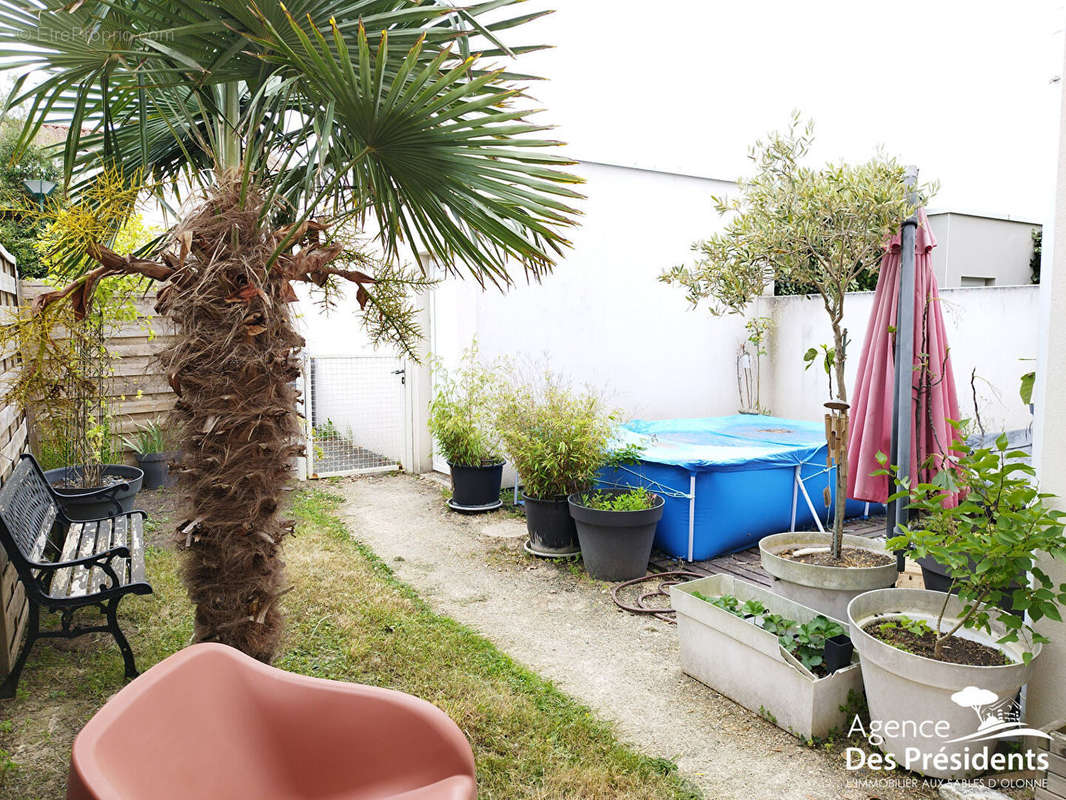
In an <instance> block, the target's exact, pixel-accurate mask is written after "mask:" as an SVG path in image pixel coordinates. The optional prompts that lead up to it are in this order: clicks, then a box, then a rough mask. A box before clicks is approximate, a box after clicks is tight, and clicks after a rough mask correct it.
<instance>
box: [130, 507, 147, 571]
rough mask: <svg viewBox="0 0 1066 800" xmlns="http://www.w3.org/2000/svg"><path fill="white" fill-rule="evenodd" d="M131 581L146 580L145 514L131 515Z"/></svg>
mask: <svg viewBox="0 0 1066 800" xmlns="http://www.w3.org/2000/svg"><path fill="white" fill-rule="evenodd" d="M129 525H130V528H129V532H130V544H129V548H130V583H135V582H136V581H143V580H144V515H143V514H132V515H131V516H130V517H129Z"/></svg>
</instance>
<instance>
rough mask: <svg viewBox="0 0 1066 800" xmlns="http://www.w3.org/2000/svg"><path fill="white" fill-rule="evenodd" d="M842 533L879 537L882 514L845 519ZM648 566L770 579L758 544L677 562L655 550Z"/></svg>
mask: <svg viewBox="0 0 1066 800" xmlns="http://www.w3.org/2000/svg"><path fill="white" fill-rule="evenodd" d="M844 532H845V533H849V534H852V535H855V536H863V537H865V538H868V539H883V538H884V535H885V518H884V517H883V516H871V517H870V518H868V519H852V520H849V521H848V523H847V525H846V526H845V528H844ZM650 566H651V567H652V568H654V569H655V570H658V571H661V572H667V571H670V570H677V569H682V570H688V571H689V572H697V573H699V574H701V575H717V574H722V573H725V574H728V575H733V576H734V577H737V578H740V579H742V580H745V581H748V582H749V583H756V584H759V585H761V586H769V585H771V583H772V580H773V579H772V578H771V577H770V576H769V575H768V574H767V573H766V571H765V570H764V569H763V568H762V556H761V555H760V554H759V546H758V544H756V545H755V546H753V547H749V548H748V549H746V550H739V551H737V552H735V553H727V554H725V555H721V556H715V557H714V558H711V559H708V560H706V561H692V562H685V561H679V560H678V559H676V558H673V557H672V556H668V555H666V554H665V553H662V552H659V551H656V552H654V553H653V554H652V559H651V562H650Z"/></svg>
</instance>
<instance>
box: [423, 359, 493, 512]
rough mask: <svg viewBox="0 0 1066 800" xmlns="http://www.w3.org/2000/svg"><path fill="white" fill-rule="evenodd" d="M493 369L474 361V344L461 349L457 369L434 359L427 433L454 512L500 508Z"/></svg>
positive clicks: (491, 366) (489, 365) (490, 366)
mask: <svg viewBox="0 0 1066 800" xmlns="http://www.w3.org/2000/svg"><path fill="white" fill-rule="evenodd" d="M497 369H498V365H493V364H485V363H483V362H482V361H481V360H480V359H479V357H478V346H477V340H475V341H474V342H473V343H472V344H471V345H470V347H469V348H467V349H466V350H464V351H463V355H462V358H461V360H460V362H459V365H458V366H457V367H456V368H455V369H454V370H448V369H446V368H445V367H444V365H443V364H442V363H441V361H440V359H436V360H435V362H434V369H433V381H434V394H433V399H432V400H431V401H430V404H429V430H430V433H432V434H433V438H434V439H436V441H437V446H438V447H439V448H440V451H441V453H442V454H443V455H444V457H445V459H447V461H448V467H449V468H450V471H451V476H452V498H451V500H449V501H448V505H449V506H451V507H452V508H453V509H455V510H457V511H465V512H472V511H490V510H492V509H494V508H499V507H500V483H501V482H502V479H503V464H504V462H503V459H502V458H501V457H500V442H499V437H498V435H497V434H496V430H495V428H494V426H493V416H492V415H493V405H494V403H493V398H494V396H495V393H496V386H497V380H496V377H495V375H496V371H497Z"/></svg>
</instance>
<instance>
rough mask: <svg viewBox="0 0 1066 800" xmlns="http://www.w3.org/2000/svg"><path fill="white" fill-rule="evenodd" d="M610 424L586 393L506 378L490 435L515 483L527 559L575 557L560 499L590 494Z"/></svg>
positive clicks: (550, 380) (548, 379) (549, 376)
mask: <svg viewBox="0 0 1066 800" xmlns="http://www.w3.org/2000/svg"><path fill="white" fill-rule="evenodd" d="M614 421H615V416H614V414H613V413H612V412H611V411H610V410H609V409H608V408H607V407H606V404H605V403H604V401H603V398H602V397H601V396H600V394H599V393H597V392H595V391H593V390H591V389H584V390H577V389H575V388H573V387H572V386H571V385H570V384H569V383H568V382H567V381H565V380H563V379H561V378H560V377H559V376H557V375H555V374H553V373H552V372H551V371H549V370H545V371H543V372H541V373H540V374H538V375H536V376H534V377H532V378H523V377H522V376H520V375H517V374H515V373H514V372H512V376H511V379H510V380H509V381H508V382H507V384H506V385H505V386H504V387H503V389H502V390H501V393H500V399H499V404H498V407H497V409H496V427H497V429H498V430H499V433H500V438H501V440H502V442H503V446H504V450H505V451H506V452H507V455H508V456H509V457H510V459H511V463H512V464H513V465H514V467H515V469H516V470H517V471H518V474H519V476H520V478H521V481H522V486H523V489H524V493H523V495H522V498H523V501H524V504H525V511H526V528H527V530H528V531H529V543H528V545H527V547H528V549H529V550H530V551H531V552H533V553H535V554H538V555H545V556H565V555H576V554H577V553H578V552H580V548H579V546H578V540H577V529H576V527H575V525H574V520H573V518H572V517H571V516H570V506H569V503H568V502H567V497H568V496H569V495H571V494H574V493H575V492H584V491H586V490H588V489H589V488H591V486H592V483H593V480H594V478H595V475H596V472H597V471H598V470H599V469H600V468H601V467H603V465H604V464H605V463H606V461H607V459H608V454H609V450H610V443H611V439H612V431H613V427H614Z"/></svg>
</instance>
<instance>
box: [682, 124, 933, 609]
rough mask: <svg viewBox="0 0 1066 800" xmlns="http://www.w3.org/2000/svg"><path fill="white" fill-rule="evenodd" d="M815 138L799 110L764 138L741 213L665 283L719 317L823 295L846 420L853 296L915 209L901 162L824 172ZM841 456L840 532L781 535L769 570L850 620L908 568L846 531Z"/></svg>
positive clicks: (798, 594) (723, 202)
mask: <svg viewBox="0 0 1066 800" xmlns="http://www.w3.org/2000/svg"><path fill="white" fill-rule="evenodd" d="M812 141H813V126H812V125H811V124H810V123H807V124H806V125H805V126H802V127H801V124H800V119H799V117H798V116H795V117H794V118H793V121H792V125H791V127H790V128H789V130H787V131H786V132H784V133H779V132H775V133H772V134H770V136H769V137H768V138H767V139H766V141H758V142H756V143H755V146H754V147H753V148H752V150H751V154H750V158H751V160H752V161H753V162H754V164H755V174H754V176H753V177H752V178H750V179H747V180H741V181H740V182H739V183H738V187H739V191H738V192H737V193H736V194H734V195H732V196H730V197H729V198H720V199H717V201H716V203H717V209H718V211H719V212H720V213H722V214H730V215H732V216H731V218H730V220H729V222H728V223H727V224H726V226H725V227H724V229H723V230H722V231H721V232H720V233H717V234H715V235H714V236H712V237H710V238H709V239H706V240H705V241H702V242H700V243H699V244H698V245H697V246H696V249H697V251H698V253H699V254H700V255H699V259H698V261H697V263H696V265H695V266H694V267H692V268H685V267H677V268H674V269H672V270H669V271H668V272H666V273H664V274H663V276H662V280H664V281H665V282H667V283H673V284H678V285H680V286H682V287H683V288H685V289H686V290H687V292H688V298H689V300H690V301H691V302H692V303H693V304H696V303H698V302H700V301H701V300H703V299H710V300H711V301H712V304H711V311H712V313H715V314H725V313H742V312H743V311H744V310H745V309H746V308H747V307H748V305H749V304H750V303H751V302H752V301H754V300H755V299H756V298H758V297H759V296H760V295H762V294H764V293H765V292H766V290H767V289H768V288H769V287H770V286H771V285H773V284H776V285H777V286H778V287H780V288H783V289H784V290H786V291H788V292H789V293H792V294H811V295H815V296H817V297H818V298H819V299H820V300H821V301H822V305H823V307H824V308H825V312H826V316H827V318H828V320H827V321H828V323H829V328H830V330H831V333H832V344H831V345H829V346H827V347H826V348H825V358H824V364H825V367H826V371H827V372H828V373H829V378H830V381H829V390H830V397H829V401H830V404H831V407H832V408H833V409H834V411H833V414H834V416H838V415H843V416H845V418H846V414H847V409H848V405H847V399H848V398H847V385H846V381H845V378H844V375H845V364H846V357H847V343H848V331H847V329H846V328H845V327H844V325H843V320H844V301H845V298H846V296H847V292H848V291H850V290H853V289H856V288H858V287H859V282H860V280H869V279H870V278H871V276H873V275H876V272H877V270H878V269H879V267H880V258H881V254H882V250H883V246H884V243H885V241H886V240H887V239H888V238H889V236H890V235H891V234H892V233H893V232H894V231H895V230H896V229H897V228H898V227H899V225H900V223H901V222H902V221H903V219H904V218H905V217H907V216H908V214H910V213H911V212H912V211H913V210H914V206H913V205H912V203H911V202H909V201H908V199H907V195H908V190H907V186H906V184H905V182H904V169H903V167H902V166H901V165H899V164H898V163H897V162H896V161H895V160H894V159H891V158H886V157H884V156H881V155H878V156H876V157H874V158H872V159H870V160H869V161H866V162H865V163H862V164H827V165H826V166H824V167H821V168H820V169H813V168H810V167H807V166H804V165H803V164H802V163H801V162H802V161H803V159H804V157H805V156H806V155H807V153H808V150H809V149H810V146H811V143H812ZM838 422H841V423H843V422H844V421H841V420H838ZM840 429H845V425H844V424H840ZM834 456H835V459H834V460H835V470H834V471H835V473H836V475H835V481H834V483H835V485H834V487H833V489H832V496H831V499H832V502H833V504H834V519H833V530H832V532H831V533H786V534H776V535H774V536H771V537H767V538H766V539H763V540H762V542H761V543H760V549H761V551H762V557H763V567H764V568H765V569H766V571H767V572H769V573H770V574H771V575H773V576H774V577H775V578H776V579H777V580H776V581H775V591H780V592H781V593H782V594H784V595H785V596H787V597H790V598H792V599H793V600H796V601H798V602H800V603H803V604H805V605H808V606H811V607H813V608H816V609H818V610H819V611H822V612H824V613H827V614H830V615H833V616H837V617H842V616H843V612H844V607H845V606H846V603H847V601H848V600H850V599H851V597H853V596H855V595H856V594H858V593H860V592H862V591H866V590H869V589H875V588H879V587H884V586H891V585H892V584H893V583H894V582H895V580H896V575H895V573H894V571H893V568H892V566H891V565H892V564H893V559H892V558H891V557H890V556H889V555H887V554H886V553H885V552H884V551H883V549H882V548H880V547H879V546H878V545H877V544H876V543H874V542H872V541H868V540H861V539H858V538H857V537H855V538H848V537H845V536H844V517H845V505H846V496H847V478H848V464H847V452H846V449H844V448H841V449H840V450H839V451H838V452H836V453H834Z"/></svg>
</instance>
